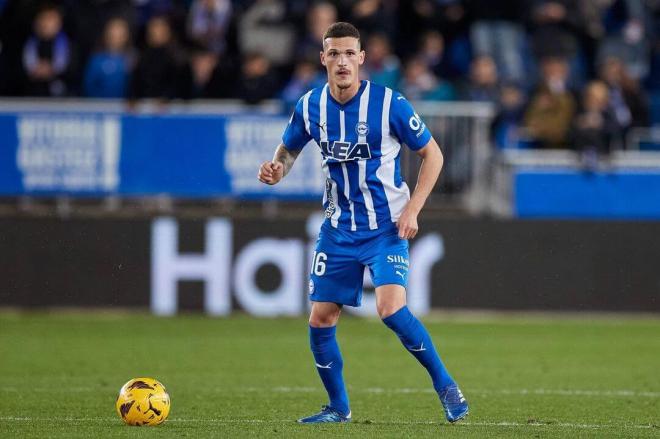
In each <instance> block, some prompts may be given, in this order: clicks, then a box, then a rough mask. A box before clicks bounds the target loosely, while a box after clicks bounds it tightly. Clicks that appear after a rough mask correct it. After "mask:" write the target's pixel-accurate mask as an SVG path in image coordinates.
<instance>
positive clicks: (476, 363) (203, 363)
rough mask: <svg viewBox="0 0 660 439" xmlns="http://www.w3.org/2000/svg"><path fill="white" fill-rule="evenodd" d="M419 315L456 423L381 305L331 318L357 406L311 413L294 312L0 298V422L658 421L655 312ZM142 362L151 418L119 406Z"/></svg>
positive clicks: (304, 431) (555, 426) (556, 429)
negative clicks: (51, 305) (105, 308)
mask: <svg viewBox="0 0 660 439" xmlns="http://www.w3.org/2000/svg"><path fill="white" fill-rule="evenodd" d="M424 320H425V323H426V325H427V327H428V328H429V331H430V332H431V334H432V336H433V338H434V341H435V343H436V345H437V347H438V348H439V351H440V353H441V355H442V357H443V359H444V361H445V363H446V364H447V366H448V368H449V369H450V371H451V372H452V374H453V375H454V377H455V378H456V379H457V380H458V382H459V383H460V384H461V387H462V389H463V391H464V393H465V396H466V397H467V398H468V400H469V401H470V403H471V410H470V411H471V413H470V415H469V416H468V418H467V419H466V420H465V421H464V422H461V423H458V424H456V425H449V424H447V423H446V422H445V421H444V418H443V417H442V414H441V410H440V406H439V403H438V400H437V397H436V395H435V394H433V393H432V392H431V391H430V389H431V387H430V380H429V378H428V376H427V375H426V372H425V371H424V370H423V369H422V368H421V367H420V366H419V365H418V364H417V362H416V361H415V360H414V358H413V357H412V356H411V355H410V354H408V353H407V352H406V351H405V350H404V349H403V347H402V346H401V345H400V344H399V341H398V339H397V338H396V336H395V335H394V334H393V333H391V332H390V331H389V330H388V329H387V328H386V327H385V326H384V325H383V324H382V323H381V322H380V321H378V320H372V319H357V318H350V317H347V316H344V317H343V318H342V322H341V323H340V327H339V342H340V345H341V348H342V351H343V354H344V362H345V369H344V370H345V378H346V381H347V384H348V388H349V396H350V398H351V405H352V409H353V416H354V418H353V419H354V422H352V423H351V424H342V425H321V426H319V425H316V426H314V425H311V426H310V425H298V424H296V423H295V422H294V420H295V419H296V418H297V417H299V416H303V415H308V414H310V413H312V412H314V411H317V410H318V408H319V407H320V405H321V404H323V403H325V402H326V401H325V396H324V395H325V394H324V392H323V390H322V388H321V385H320V381H319V380H318V377H317V375H316V370H315V368H314V363H313V361H312V357H311V353H310V352H309V350H308V341H307V322H306V320H305V319H254V318H250V317H247V316H235V317H231V318H226V319H211V318H205V317H202V316H195V315H188V316H182V317H176V318H156V317H152V316H148V315H145V314H129V313H127V314H121V313H109V312H81V313H78V314H76V313H27V314H23V313H17V312H8V311H6V312H0V437H2V438H13V437H21V438H23V437H39V438H42V437H62V438H74V437H81V438H83V437H84V438H89V437H131V438H132V437H159V438H163V437H190V438H202V437H231V438H234V437H271V436H272V437H286V438H289V437H349V436H350V437H378V438H383V437H414V438H417V437H461V438H470V437H488V438H493V437H524V438H529V437H543V438H545V437H562V438H564V437H594V438H596V437H597V438H603V437H656V438H657V437H660V319H657V318H656V319H653V318H637V319H633V318H629V317H612V318H604V317H599V318H596V319H587V318H582V319H580V318H548V317H539V316H537V317H533V316H528V317H524V316H522V317H521V316H517V317H511V316H509V317H484V318H480V319H474V318H468V317H465V316H463V317H460V316H451V315H450V316H448V317H447V316H444V317H440V318H427V319H424ZM138 376H151V377H154V378H157V379H159V380H161V381H162V382H163V383H164V384H165V385H166V386H167V388H168V391H169V393H170V395H171V397H172V410H171V412H170V417H169V420H168V421H167V422H166V423H164V424H163V425H161V426H158V427H128V426H124V425H123V424H122V422H121V421H120V419H119V417H118V416H117V415H116V413H115V408H114V401H115V398H116V394H117V391H118V390H119V388H120V386H121V385H122V384H124V382H126V381H127V380H129V379H130V378H133V377H138Z"/></svg>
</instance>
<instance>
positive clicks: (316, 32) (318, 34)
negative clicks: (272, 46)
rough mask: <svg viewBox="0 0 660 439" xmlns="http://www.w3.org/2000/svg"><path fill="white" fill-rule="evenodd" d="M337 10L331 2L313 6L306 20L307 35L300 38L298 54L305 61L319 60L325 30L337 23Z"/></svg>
mask: <svg viewBox="0 0 660 439" xmlns="http://www.w3.org/2000/svg"><path fill="white" fill-rule="evenodd" d="M337 16H338V15H337V8H336V7H335V5H333V4H332V3H330V2H327V1H322V2H318V3H315V4H313V5H312V7H311V8H310V9H309V11H308V12H307V17H306V20H305V33H304V35H303V36H302V38H300V43H299V44H298V47H297V50H296V52H297V53H298V54H299V56H301V57H302V58H305V59H310V60H311V59H319V53H320V52H321V50H323V47H322V40H323V34H324V33H325V30H326V29H327V28H328V27H330V25H331V24H332V23H334V22H335V21H337Z"/></svg>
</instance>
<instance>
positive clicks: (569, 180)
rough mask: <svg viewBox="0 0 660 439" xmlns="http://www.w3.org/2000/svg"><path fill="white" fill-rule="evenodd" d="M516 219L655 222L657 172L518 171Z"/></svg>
mask: <svg viewBox="0 0 660 439" xmlns="http://www.w3.org/2000/svg"><path fill="white" fill-rule="evenodd" d="M514 198H515V200H514V204H515V213H516V216H517V217H518V218H564V219H569V218H612V219H640V220H641V219H658V218H660V170H657V169H619V170H612V171H608V172H584V171H580V170H576V169H568V168H566V169H559V168H558V169H554V170H538V169H536V170H534V169H524V168H523V169H519V170H518V171H517V172H516V174H515V177H514Z"/></svg>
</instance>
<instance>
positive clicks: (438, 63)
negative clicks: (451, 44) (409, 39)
mask: <svg viewBox="0 0 660 439" xmlns="http://www.w3.org/2000/svg"><path fill="white" fill-rule="evenodd" d="M417 55H418V56H419V57H420V58H421V59H423V60H424V62H425V63H426V65H427V66H428V67H429V68H430V69H431V70H432V71H433V73H434V74H435V75H436V76H438V77H440V78H449V77H452V76H453V75H452V68H451V66H450V65H449V60H448V59H447V57H446V56H445V39H444V37H443V36H442V34H441V33H440V32H438V31H435V30H430V31H426V32H424V33H423V34H422V37H421V38H420V42H419V51H418V52H417Z"/></svg>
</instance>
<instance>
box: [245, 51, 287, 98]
mask: <svg viewBox="0 0 660 439" xmlns="http://www.w3.org/2000/svg"><path fill="white" fill-rule="evenodd" d="M279 85H280V84H279V81H278V77H277V73H276V72H275V71H274V70H273V67H272V65H271V63H270V61H269V60H268V58H266V57H265V56H264V55H262V54H260V53H250V54H248V55H247V56H246V57H245V59H244V60H243V64H242V66H241V75H240V77H239V79H238V83H237V96H236V97H238V98H240V99H242V100H244V101H245V102H246V103H248V104H258V103H259V102H261V101H262V100H264V99H270V98H272V97H274V96H275V95H276V93H277V91H278V89H279Z"/></svg>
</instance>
